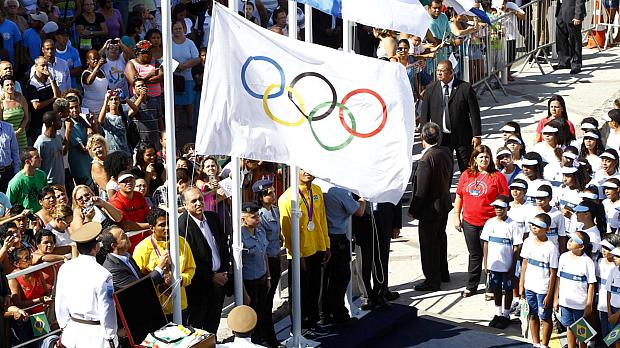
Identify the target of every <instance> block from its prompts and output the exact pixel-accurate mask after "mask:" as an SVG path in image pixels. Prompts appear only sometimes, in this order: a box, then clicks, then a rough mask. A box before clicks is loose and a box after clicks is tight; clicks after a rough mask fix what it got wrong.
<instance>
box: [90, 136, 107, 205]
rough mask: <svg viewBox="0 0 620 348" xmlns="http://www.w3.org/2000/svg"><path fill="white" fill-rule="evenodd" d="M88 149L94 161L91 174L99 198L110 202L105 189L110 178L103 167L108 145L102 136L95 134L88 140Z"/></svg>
mask: <svg viewBox="0 0 620 348" xmlns="http://www.w3.org/2000/svg"><path fill="white" fill-rule="evenodd" d="M86 148H87V149H88V154H89V155H90V157H91V158H92V159H93V161H92V165H91V168H90V174H91V176H92V178H93V181H94V182H95V185H97V190H98V191H99V197H101V198H102V199H104V200H108V198H109V197H108V195H107V193H106V191H105V187H106V185H107V184H108V180H109V178H108V175H107V174H106V172H105V168H104V167H103V161H104V160H105V158H106V156H107V155H108V143H107V142H106V141H105V138H104V137H102V136H101V135H99V134H93V135H91V136H90V137H89V138H88V142H87V143H86Z"/></svg>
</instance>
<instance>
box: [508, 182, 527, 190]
mask: <svg viewBox="0 0 620 348" xmlns="http://www.w3.org/2000/svg"><path fill="white" fill-rule="evenodd" d="M508 187H509V188H513V187H516V188H520V189H525V188H526V187H525V184H524V183H522V182H514V181H513V182H512V183H511V184H510V185H508Z"/></svg>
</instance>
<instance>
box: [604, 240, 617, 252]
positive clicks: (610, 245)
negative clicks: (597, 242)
mask: <svg viewBox="0 0 620 348" xmlns="http://www.w3.org/2000/svg"><path fill="white" fill-rule="evenodd" d="M601 246H602V247H605V248H607V249H609V250H614V249H615V247H614V245H613V244H611V243H609V241H608V240H607V239H603V240H602V241H601Z"/></svg>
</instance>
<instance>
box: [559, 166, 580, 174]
mask: <svg viewBox="0 0 620 348" xmlns="http://www.w3.org/2000/svg"><path fill="white" fill-rule="evenodd" d="M577 170H578V169H577V167H562V168H560V173H562V174H574V173H576V172H577Z"/></svg>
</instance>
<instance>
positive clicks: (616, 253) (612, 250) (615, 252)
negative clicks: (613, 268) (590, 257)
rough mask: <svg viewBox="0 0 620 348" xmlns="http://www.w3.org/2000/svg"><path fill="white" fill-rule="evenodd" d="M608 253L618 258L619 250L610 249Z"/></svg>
mask: <svg viewBox="0 0 620 348" xmlns="http://www.w3.org/2000/svg"><path fill="white" fill-rule="evenodd" d="M610 253H611V254H612V255H613V256H618V257H620V248H613V249H611V251H610Z"/></svg>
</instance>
